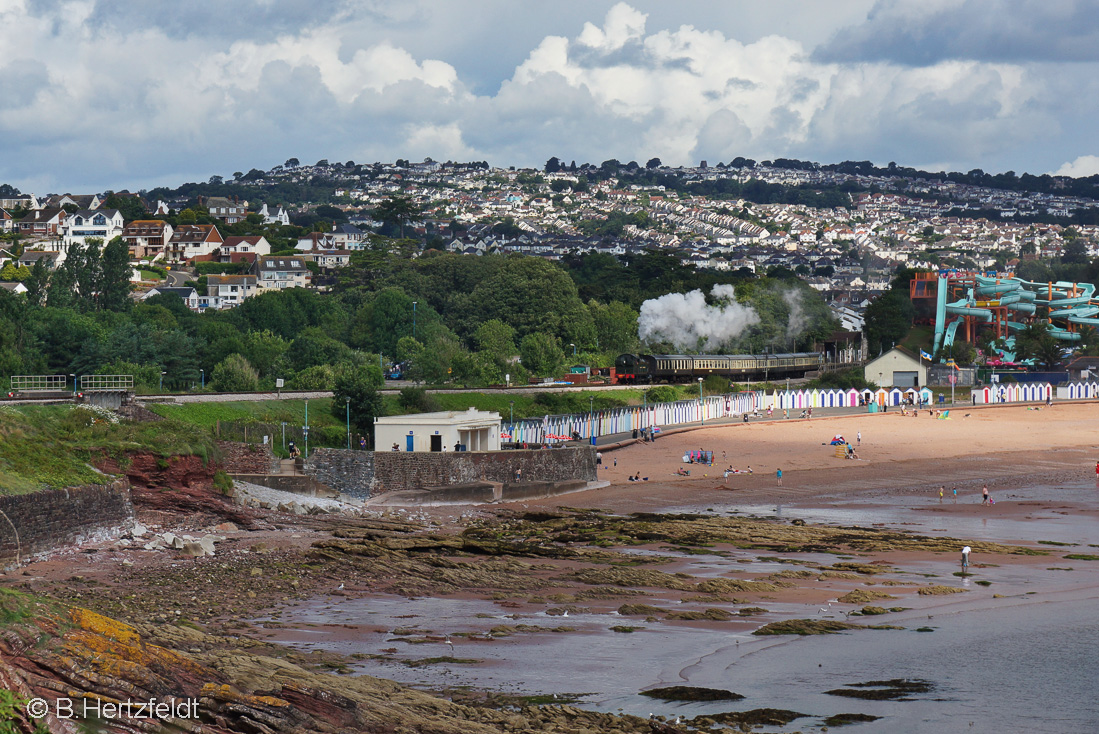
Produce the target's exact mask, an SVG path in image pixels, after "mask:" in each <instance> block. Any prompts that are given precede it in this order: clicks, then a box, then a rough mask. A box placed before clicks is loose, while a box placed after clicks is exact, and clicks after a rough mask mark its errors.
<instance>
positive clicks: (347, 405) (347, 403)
mask: <svg viewBox="0 0 1099 734" xmlns="http://www.w3.org/2000/svg"><path fill="white" fill-rule="evenodd" d="M343 402H344V407H345V408H346V409H347V450H348V451H350V450H351V398H349V397H345V398H344V399H343Z"/></svg>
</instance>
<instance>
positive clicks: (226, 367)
mask: <svg viewBox="0 0 1099 734" xmlns="http://www.w3.org/2000/svg"><path fill="white" fill-rule="evenodd" d="M210 387H212V388H213V389H214V390H216V391H217V392H252V391H255V390H258V389H259V373H258V372H256V370H255V368H254V367H252V365H250V364H248V360H247V359H245V358H244V356H243V355H240V354H230V355H229V356H228V357H226V358H225V359H223V360H222V361H221V362H219V363H218V365H217V366H216V367H214V371H213V374H211V375H210Z"/></svg>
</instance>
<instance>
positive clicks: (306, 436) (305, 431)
mask: <svg viewBox="0 0 1099 734" xmlns="http://www.w3.org/2000/svg"><path fill="white" fill-rule="evenodd" d="M301 429H302V437H303V438H304V439H305V458H307V459H308V458H309V399H308V398H307V399H306V401H305V425H304V426H302V427H301Z"/></svg>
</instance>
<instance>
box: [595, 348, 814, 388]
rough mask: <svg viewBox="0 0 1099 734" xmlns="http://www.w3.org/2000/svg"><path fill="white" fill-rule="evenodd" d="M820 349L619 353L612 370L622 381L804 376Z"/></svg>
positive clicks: (690, 380)
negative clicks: (748, 352)
mask: <svg viewBox="0 0 1099 734" xmlns="http://www.w3.org/2000/svg"><path fill="white" fill-rule="evenodd" d="M823 362H824V354H823V353H821V352H794V353H789V354H761V355H752V354H696V355H685V354H620V355H618V358H617V359H615V360H614V372H615V376H616V377H617V378H618V381H619V382H622V383H628V384H632V383H654V382H693V381H694V380H697V379H698V378H699V377H708V376H710V375H720V376H721V377H728V378H729V379H734V380H735V379H741V380H746V379H759V380H763V379H777V378H786V377H804V376H805V373H806V372H811V371H813V370H817V369H819V368H820V366H821V364H822V363H823Z"/></svg>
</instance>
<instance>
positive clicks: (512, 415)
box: [508, 400, 515, 441]
mask: <svg viewBox="0 0 1099 734" xmlns="http://www.w3.org/2000/svg"><path fill="white" fill-rule="evenodd" d="M508 421H509V422H510V423H511V426H512V430H513V431H514V430H515V401H514V400H509V401H508ZM511 440H512V441H514V440H515V436H512V437H511Z"/></svg>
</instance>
